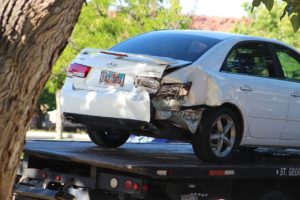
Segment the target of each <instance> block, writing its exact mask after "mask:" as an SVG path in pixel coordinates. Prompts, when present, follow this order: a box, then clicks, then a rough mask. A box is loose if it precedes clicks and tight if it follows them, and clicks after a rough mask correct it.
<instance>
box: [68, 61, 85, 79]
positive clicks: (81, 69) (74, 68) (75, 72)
mask: <svg viewBox="0 0 300 200" xmlns="http://www.w3.org/2000/svg"><path fill="white" fill-rule="evenodd" d="M90 69H91V67H88V66H85V65H81V64H77V63H72V64H70V66H69V68H68V72H67V76H68V77H70V78H72V77H73V76H76V77H79V78H85V77H86V76H87V75H88V73H89V71H90Z"/></svg>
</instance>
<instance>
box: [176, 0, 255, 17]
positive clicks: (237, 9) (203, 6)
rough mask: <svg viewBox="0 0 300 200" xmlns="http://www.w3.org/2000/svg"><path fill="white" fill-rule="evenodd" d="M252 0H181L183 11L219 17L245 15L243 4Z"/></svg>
mask: <svg viewBox="0 0 300 200" xmlns="http://www.w3.org/2000/svg"><path fill="white" fill-rule="evenodd" d="M249 1H250V0H180V3H181V6H182V12H183V13H188V14H195V15H207V16H219V17H237V18H240V17H243V16H244V15H245V12H244V10H243V7H242V4H243V3H244V2H249Z"/></svg>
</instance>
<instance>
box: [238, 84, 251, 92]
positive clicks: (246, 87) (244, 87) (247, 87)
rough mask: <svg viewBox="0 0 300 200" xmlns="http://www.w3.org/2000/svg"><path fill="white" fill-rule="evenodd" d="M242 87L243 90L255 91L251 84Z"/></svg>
mask: <svg viewBox="0 0 300 200" xmlns="http://www.w3.org/2000/svg"><path fill="white" fill-rule="evenodd" d="M240 89H241V90H242V91H245V92H251V91H253V89H252V88H251V87H250V86H248V85H244V86H241V87H240Z"/></svg>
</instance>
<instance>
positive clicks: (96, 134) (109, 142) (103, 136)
mask: <svg viewBox="0 0 300 200" xmlns="http://www.w3.org/2000/svg"><path fill="white" fill-rule="evenodd" d="M87 132H88V135H89V137H90V139H91V141H92V142H93V143H95V144H97V145H98V146H100V147H108V148H116V147H120V146H122V145H123V144H124V143H126V141H127V140H128V138H129V134H128V133H121V132H112V131H111V130H102V129H98V128H95V127H88V128H87Z"/></svg>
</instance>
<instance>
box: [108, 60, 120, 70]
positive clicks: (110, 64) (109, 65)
mask: <svg viewBox="0 0 300 200" xmlns="http://www.w3.org/2000/svg"><path fill="white" fill-rule="evenodd" d="M117 66H118V64H117V63H114V62H110V63H107V67H108V68H112V69H113V68H116V67H117Z"/></svg>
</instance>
